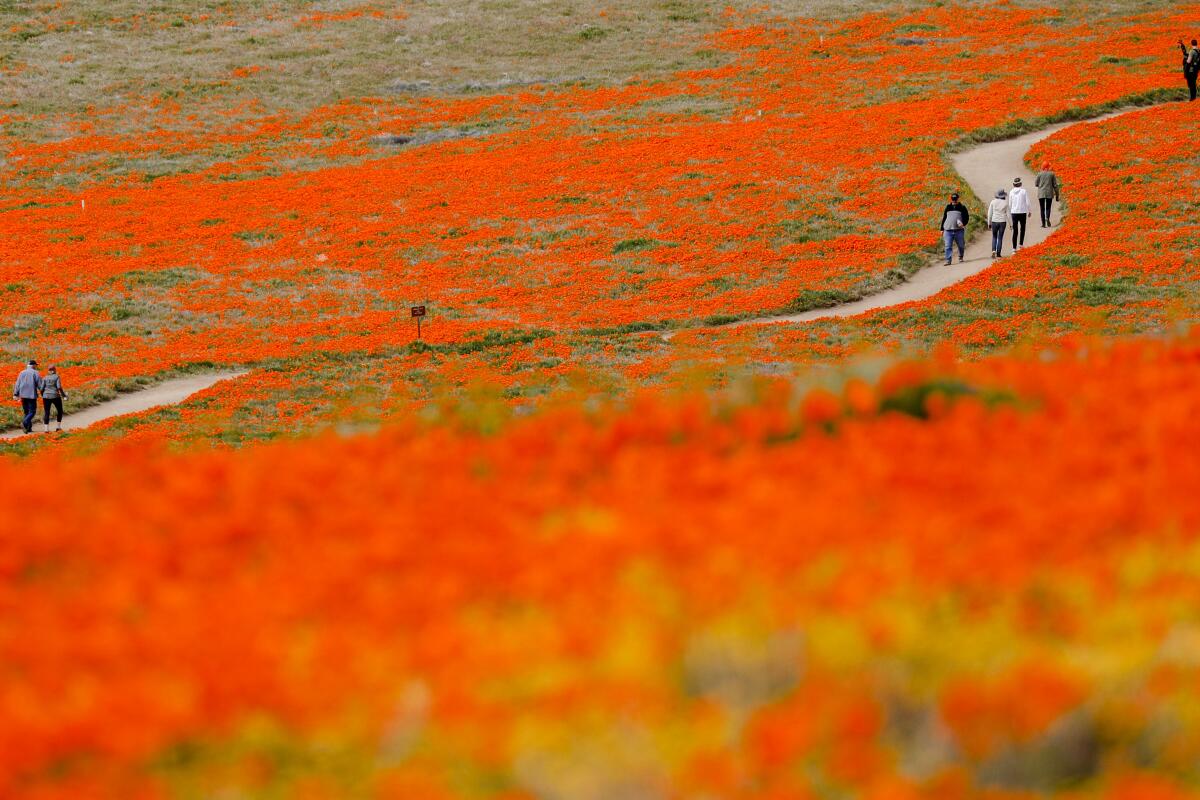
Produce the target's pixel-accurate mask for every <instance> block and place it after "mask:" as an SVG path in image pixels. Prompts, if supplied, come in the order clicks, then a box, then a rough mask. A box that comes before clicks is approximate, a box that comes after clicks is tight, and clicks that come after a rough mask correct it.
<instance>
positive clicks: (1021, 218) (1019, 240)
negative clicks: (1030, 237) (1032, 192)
mask: <svg viewBox="0 0 1200 800" xmlns="http://www.w3.org/2000/svg"><path fill="white" fill-rule="evenodd" d="M1028 217H1029V215H1028V214H1013V215H1012V218H1013V249H1014V250H1016V249H1017V248H1018V247H1024V246H1025V220H1026V219H1027V218H1028Z"/></svg>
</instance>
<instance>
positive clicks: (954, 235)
mask: <svg viewBox="0 0 1200 800" xmlns="http://www.w3.org/2000/svg"><path fill="white" fill-rule="evenodd" d="M942 242H943V243H944V244H945V245H946V260H947V261H949V260H950V256H951V255H953V253H954V246H955V245H958V257H959V258H962V257H963V253H965V252H966V250H967V232H966V231H965V230H963V229H962V228H959V229H958V230H955V231H942Z"/></svg>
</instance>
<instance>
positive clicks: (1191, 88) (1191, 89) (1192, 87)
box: [1183, 71, 1200, 102]
mask: <svg viewBox="0 0 1200 800" xmlns="http://www.w3.org/2000/svg"><path fill="white" fill-rule="evenodd" d="M1198 74H1200V73H1196V72H1187V71H1184V73H1183V79H1184V80H1185V81H1187V85H1188V93H1189V94H1190V95H1191V98H1190V99H1191V100H1195V99H1196V75H1198ZM1189 102H1190V101H1189Z"/></svg>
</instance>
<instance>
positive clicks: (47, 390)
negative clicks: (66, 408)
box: [42, 364, 67, 433]
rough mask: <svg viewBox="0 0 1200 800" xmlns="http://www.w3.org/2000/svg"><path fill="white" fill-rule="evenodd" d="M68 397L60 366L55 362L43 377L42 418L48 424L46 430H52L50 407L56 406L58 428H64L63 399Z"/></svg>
mask: <svg viewBox="0 0 1200 800" xmlns="http://www.w3.org/2000/svg"><path fill="white" fill-rule="evenodd" d="M66 399H67V392H66V390H65V389H63V385H62V378H60V377H59V375H58V367H56V366H54V365H53V364H51V365H50V369H49V370H47V371H46V377H44V378H42V412H43V413H44V415H45V416H43V418H42V423H43V424H44V425H45V426H46V432H47V433H49V432H50V408H51V406H53V407H54V410H55V412H57V414H58V428H57V430H60V431H61V430H62V418H63V400H66Z"/></svg>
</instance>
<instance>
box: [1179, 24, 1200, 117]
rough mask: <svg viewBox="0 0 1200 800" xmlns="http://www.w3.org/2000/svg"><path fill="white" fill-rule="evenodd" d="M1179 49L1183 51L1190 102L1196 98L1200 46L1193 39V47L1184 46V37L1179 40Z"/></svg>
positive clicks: (1199, 69)
mask: <svg viewBox="0 0 1200 800" xmlns="http://www.w3.org/2000/svg"><path fill="white" fill-rule="evenodd" d="M1179 50H1180V51H1181V52H1182V53H1183V79H1184V80H1185V81H1187V87H1188V94H1190V95H1191V97H1190V98H1188V102H1191V101H1192V100H1195V99H1196V76H1197V75H1200V47H1197V46H1196V40H1195V39H1192V49H1191V50H1188V49H1187V48H1186V47H1184V46H1183V39H1180V40H1179Z"/></svg>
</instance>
